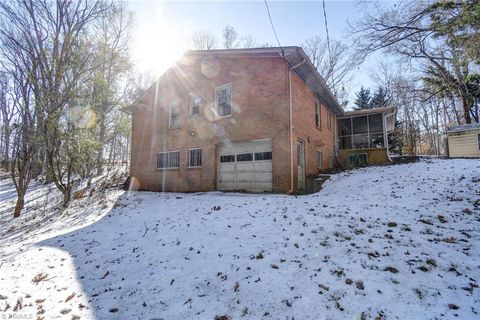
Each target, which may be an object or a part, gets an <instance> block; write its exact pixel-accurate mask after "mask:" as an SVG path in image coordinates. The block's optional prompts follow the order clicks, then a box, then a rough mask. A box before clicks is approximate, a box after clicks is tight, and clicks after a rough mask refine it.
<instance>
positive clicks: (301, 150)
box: [297, 140, 305, 191]
mask: <svg viewBox="0 0 480 320" xmlns="http://www.w3.org/2000/svg"><path fill="white" fill-rule="evenodd" d="M297 173H298V190H299V191H302V190H305V143H304V142H303V140H298V141H297Z"/></svg>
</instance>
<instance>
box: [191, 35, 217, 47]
mask: <svg viewBox="0 0 480 320" xmlns="http://www.w3.org/2000/svg"><path fill="white" fill-rule="evenodd" d="M192 45H193V49H195V50H211V49H214V48H215V47H216V45H217V38H216V37H215V35H214V34H212V33H210V32H207V31H195V32H194V33H193V34H192Z"/></svg>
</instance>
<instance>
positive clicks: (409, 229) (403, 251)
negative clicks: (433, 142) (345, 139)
mask: <svg viewBox="0 0 480 320" xmlns="http://www.w3.org/2000/svg"><path fill="white" fill-rule="evenodd" d="M0 183H1V184H0V196H1V197H2V201H3V202H2V207H3V204H4V203H7V202H8V201H12V197H11V196H8V195H7V194H8V187H7V182H4V181H1V182H0ZM35 192H38V193H42V194H43V197H40V198H41V200H38V199H37V200H33V197H34V195H33V194H35ZM35 192H33V193H32V195H31V196H29V197H32V198H29V203H37V207H35V206H34V207H32V208H31V209H29V210H30V212H29V213H27V214H26V215H25V216H26V217H33V216H35V215H37V214H38V213H39V212H41V211H42V205H39V204H38V201H40V204H41V203H44V202H42V201H45V199H44V198H45V193H46V190H45V187H39V188H38V189H36V191H35ZM47 193H48V194H50V192H47ZM3 194H6V195H5V196H2V195H3ZM13 200H14V198H13ZM35 201H37V202H35ZM47 207H48V206H47ZM47 217H48V219H49V220H48V221H46V222H45V223H40V224H37V221H36V220H35V219H28V218H24V220H18V222H15V223H18V224H19V225H18V226H17V225H13V224H12V223H10V222H8V223H6V224H4V222H5V221H6V218H3V220H2V226H1V231H0V232H1V235H2V237H1V240H0V256H1V257H2V261H1V265H0V315H3V314H5V315H7V316H10V315H18V314H28V315H30V314H31V315H34V316H36V315H38V316H40V317H43V318H45V319H56V318H59V319H75V318H76V317H77V316H78V317H80V318H81V319H137V318H140V319H214V318H215V316H221V315H226V316H228V317H230V318H231V319H240V318H243V319H259V318H265V319H292V318H295V319H374V318H375V317H377V316H380V317H383V318H385V319H435V318H456V317H458V318H459V319H474V318H480V316H479V314H478V312H479V307H478V306H479V305H480V295H479V290H480V289H479V288H478V281H479V279H480V248H479V238H480V225H479V222H480V163H479V161H478V160H468V159H455V160H441V159H429V160H423V161H421V162H417V163H410V164H403V165H393V166H385V167H368V168H363V169H358V170H354V171H349V172H345V173H342V174H337V175H334V176H332V178H331V179H330V180H328V181H327V182H326V183H325V184H324V188H323V190H322V191H320V192H319V193H317V194H313V195H308V196H285V195H267V194H265V195H252V194H238V193H222V192H210V193H197V194H178V193H153V192H132V193H123V192H122V191H120V190H117V189H109V190H107V191H106V192H105V194H104V196H102V197H95V196H93V197H91V198H89V197H87V198H84V199H80V200H78V201H74V203H73V204H72V208H70V209H69V211H68V213H67V214H65V213H64V214H62V215H60V213H58V214H49V215H47ZM21 224H23V228H25V227H27V226H28V228H29V229H28V230H29V232H28V233H25V232H23V231H22V232H16V231H15V228H17V227H20V225H21ZM4 226H5V228H4ZM12 226H13V230H9V229H11V228H12ZM22 230H24V229H22ZM15 308H16V311H14V309H15ZM2 312H3V313H2Z"/></svg>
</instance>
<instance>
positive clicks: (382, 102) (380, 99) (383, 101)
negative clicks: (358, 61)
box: [370, 86, 390, 108]
mask: <svg viewBox="0 0 480 320" xmlns="http://www.w3.org/2000/svg"><path fill="white" fill-rule="evenodd" d="M389 103H390V98H388V97H387V91H386V90H385V89H384V88H383V87H381V86H380V87H378V89H377V91H376V92H375V94H374V95H373V97H372V100H371V101H370V108H384V107H388V104H389Z"/></svg>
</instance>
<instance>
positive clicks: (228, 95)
mask: <svg viewBox="0 0 480 320" xmlns="http://www.w3.org/2000/svg"><path fill="white" fill-rule="evenodd" d="M215 97H216V98H215V102H216V106H217V114H218V116H220V117H226V116H229V115H231V114H232V85H231V84H227V85H224V86H221V87H218V88H216V89H215Z"/></svg>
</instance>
